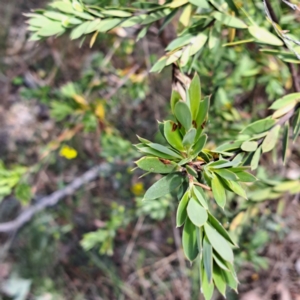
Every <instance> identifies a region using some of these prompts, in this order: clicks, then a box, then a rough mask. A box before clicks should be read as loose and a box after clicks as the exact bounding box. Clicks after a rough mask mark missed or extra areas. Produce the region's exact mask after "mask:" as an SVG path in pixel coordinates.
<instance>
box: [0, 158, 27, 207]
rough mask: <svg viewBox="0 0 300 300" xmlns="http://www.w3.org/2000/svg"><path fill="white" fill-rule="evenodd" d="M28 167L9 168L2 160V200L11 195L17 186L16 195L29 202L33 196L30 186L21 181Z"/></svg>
mask: <svg viewBox="0 0 300 300" xmlns="http://www.w3.org/2000/svg"><path fill="white" fill-rule="evenodd" d="M26 171H27V168H25V167H22V166H14V167H13V168H11V169H7V168H6V167H5V166H4V164H3V162H2V161H0V201H2V200H3V199H4V198H5V197H6V196H8V195H10V194H11V193H12V191H13V189H14V188H16V197H17V198H18V199H19V200H21V201H22V202H24V203H27V202H28V200H29V199H30V196H31V191H30V187H29V186H28V185H27V184H25V183H21V178H22V176H23V175H24V174H25V173H26Z"/></svg>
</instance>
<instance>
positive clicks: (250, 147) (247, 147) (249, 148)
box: [241, 141, 258, 152]
mask: <svg viewBox="0 0 300 300" xmlns="http://www.w3.org/2000/svg"><path fill="white" fill-rule="evenodd" d="M257 147H258V143H257V142H255V141H246V142H244V143H243V144H242V145H241V149H242V150H243V151H246V152H253V151H255V150H256V149H257Z"/></svg>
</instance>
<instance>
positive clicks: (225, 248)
mask: <svg viewBox="0 0 300 300" xmlns="http://www.w3.org/2000/svg"><path fill="white" fill-rule="evenodd" d="M204 229H205V233H206V235H207V238H208V240H209V242H210V243H211V245H212V247H213V248H214V250H215V251H216V252H218V253H219V255H220V256H221V257H222V258H223V259H224V260H225V261H228V262H233V252H232V249H231V248H230V246H229V244H228V242H227V241H226V240H225V239H224V238H223V236H222V235H220V234H219V233H218V232H217V231H216V230H215V229H214V228H213V227H211V226H210V225H208V224H207V223H206V224H205V225H204Z"/></svg>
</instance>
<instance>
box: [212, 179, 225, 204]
mask: <svg viewBox="0 0 300 300" xmlns="http://www.w3.org/2000/svg"><path fill="white" fill-rule="evenodd" d="M211 188H212V192H213V195H214V198H215V200H216V202H217V203H218V205H219V206H220V207H222V208H223V209H224V207H225V204H226V192H225V189H224V187H223V185H222V183H221V181H220V180H219V178H218V176H216V175H214V177H213V179H212V181H211Z"/></svg>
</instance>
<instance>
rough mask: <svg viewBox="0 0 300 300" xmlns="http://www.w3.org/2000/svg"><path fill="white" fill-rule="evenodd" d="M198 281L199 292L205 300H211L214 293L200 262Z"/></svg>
mask: <svg viewBox="0 0 300 300" xmlns="http://www.w3.org/2000/svg"><path fill="white" fill-rule="evenodd" d="M200 279H201V292H202V293H203V295H204V298H205V300H211V299H212V296H213V293H214V285H213V283H209V281H208V278H207V275H206V272H205V270H204V266H202V263H201V262H200Z"/></svg>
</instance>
